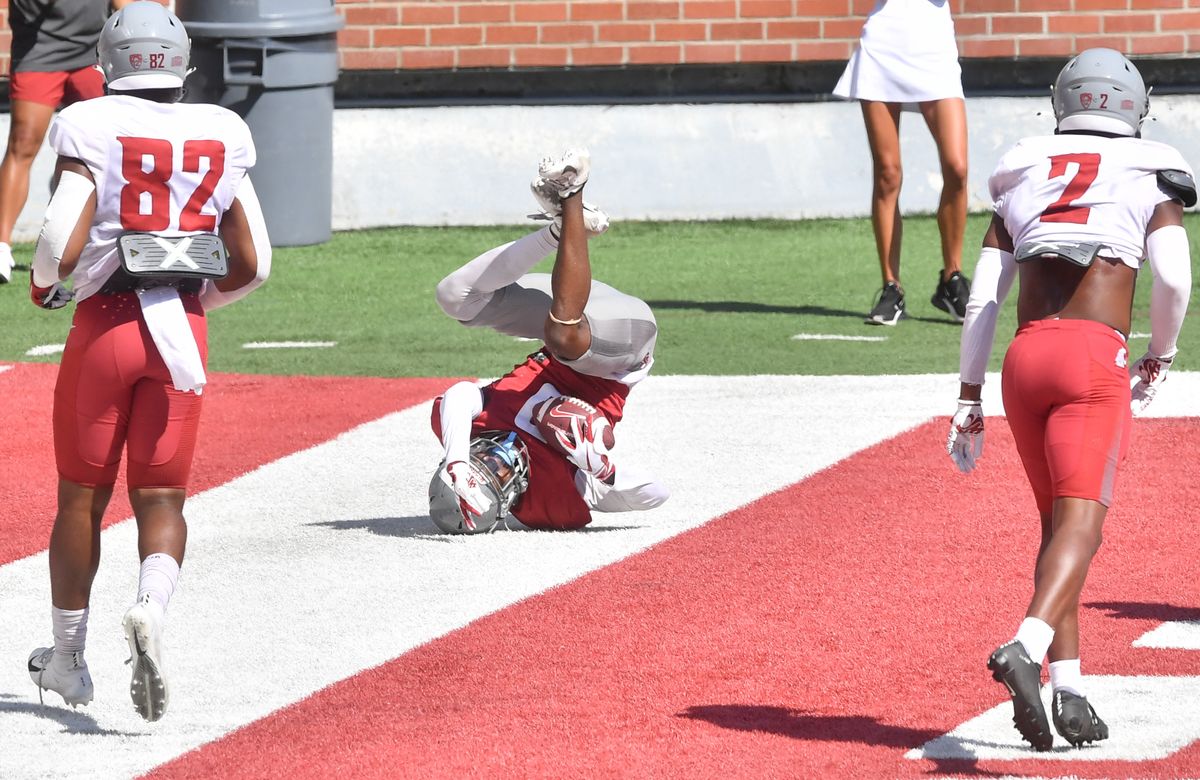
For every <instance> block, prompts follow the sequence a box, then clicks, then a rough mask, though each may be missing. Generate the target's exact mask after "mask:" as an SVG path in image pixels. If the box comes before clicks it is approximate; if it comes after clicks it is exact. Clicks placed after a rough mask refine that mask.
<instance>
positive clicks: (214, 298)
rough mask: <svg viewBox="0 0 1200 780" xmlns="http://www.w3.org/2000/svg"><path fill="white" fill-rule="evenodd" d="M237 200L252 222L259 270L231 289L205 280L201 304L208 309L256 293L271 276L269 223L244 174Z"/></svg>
mask: <svg viewBox="0 0 1200 780" xmlns="http://www.w3.org/2000/svg"><path fill="white" fill-rule="evenodd" d="M236 199H237V200H238V202H239V203H241V204H242V211H244V212H245V214H246V221H247V222H248V223H249V224H250V237H251V239H253V241H254V254H256V255H257V256H258V273H257V274H255V276H254V278H253V279H251V280H250V281H249V282H247V283H246V284H244V285H242V286H241V287H239V288H237V289H236V290H230V291H229V292H221V291H220V290H218V289H217V286H216V285H215V284H214V283H213V282H212V280H208V281H205V283H204V289H203V290H201V291H200V305H201V306H203V307H204V310H205V311H212V310H213V309H219V308H220V307H222V306H227V305H229V304H231V303H233V302H234V301H240V300H241V299H242V298H245V297H246V296H247V295H249V294H250V293H252V292H254V290H256V289H257V288H258V286H259V285H261V284H262V283H263V282H265V281H266V280H267V277H268V276H270V275H271V239H270V237H269V236H267V223H266V220H264V219H263V213H262V206H261V205H260V204H259V202H258V195H257V194H256V193H255V192H254V185H253V184H251V183H250V177H249V176H243V177H242V182H241V184H239V185H238V192H237V196H236Z"/></svg>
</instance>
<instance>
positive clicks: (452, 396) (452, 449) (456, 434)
mask: <svg viewBox="0 0 1200 780" xmlns="http://www.w3.org/2000/svg"><path fill="white" fill-rule="evenodd" d="M482 411H483V393H482V392H480V390H479V388H478V387H476V386H475V385H473V384H471V383H470V382H458V383H457V384H454V385H451V387H450V389H449V390H447V391H446V392H445V393H444V394H442V406H441V409H440V410H439V414H440V419H441V423H442V447H443V448H445V450H446V459H445V461H444V462H445V463H453V462H454V461H456V460H461V461H463V462H464V463H465V462H467V461H468V459H469V458H470V456H471V423H472V422H474V421H475V418H476V417H478V416H479V414H480V413H481V412H482Z"/></svg>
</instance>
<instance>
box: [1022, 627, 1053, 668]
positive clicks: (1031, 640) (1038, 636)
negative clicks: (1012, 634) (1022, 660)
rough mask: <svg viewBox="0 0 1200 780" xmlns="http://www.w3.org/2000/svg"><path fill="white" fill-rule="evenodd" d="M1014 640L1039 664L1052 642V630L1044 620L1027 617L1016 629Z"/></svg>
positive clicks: (1044, 658) (1044, 657)
mask: <svg viewBox="0 0 1200 780" xmlns="http://www.w3.org/2000/svg"><path fill="white" fill-rule="evenodd" d="M1016 640H1017V641H1018V642H1020V643H1021V644H1022V645H1024V646H1025V652H1026V653H1029V657H1030V658H1031V659H1032V660H1033V661H1034V662H1035V663H1037V664H1041V663H1042V661H1044V660H1046V651H1048V650H1049V649H1050V643H1051V642H1053V641H1054V629H1053V628H1051V627H1050V624H1049V623H1047V622H1046V621H1044V620H1038V619H1037V618H1031V617H1027V618H1025V619H1024V620H1022V621H1021V627H1020V628H1018V629H1017V636H1016Z"/></svg>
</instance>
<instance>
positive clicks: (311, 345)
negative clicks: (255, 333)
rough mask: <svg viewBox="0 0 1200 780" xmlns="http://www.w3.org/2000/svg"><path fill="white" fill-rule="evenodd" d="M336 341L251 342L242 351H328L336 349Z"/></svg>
mask: <svg viewBox="0 0 1200 780" xmlns="http://www.w3.org/2000/svg"><path fill="white" fill-rule="evenodd" d="M336 346H337V342H336V341H250V342H247V343H245V344H243V345H242V349H328V348H329V347H336Z"/></svg>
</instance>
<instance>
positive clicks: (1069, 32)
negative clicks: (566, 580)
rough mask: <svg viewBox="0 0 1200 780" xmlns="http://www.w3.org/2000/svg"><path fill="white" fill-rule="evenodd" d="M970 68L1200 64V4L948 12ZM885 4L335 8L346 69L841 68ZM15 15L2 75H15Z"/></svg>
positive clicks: (1006, 4) (985, 3)
mask: <svg viewBox="0 0 1200 780" xmlns="http://www.w3.org/2000/svg"><path fill="white" fill-rule="evenodd" d="M950 2H951V3H952V6H951V7H952V10H953V12H954V16H955V24H956V26H957V30H958V43H959V50H960V51H961V52H962V55H963V56H964V57H1014V56H1015V57H1046V56H1053V57H1059V56H1064V55H1068V54H1072V53H1074V52H1077V51H1079V50H1081V49H1086V48H1088V47H1091V46H1110V47H1112V48H1115V49H1119V50H1121V51H1124V52H1126V53H1130V54H1134V55H1155V54H1157V55H1167V56H1170V55H1183V54H1197V53H1200V0H950ZM873 5H874V0H515V1H513V0H503V1H502V0H407V1H406V2H398V1H397V0H337V9H338V11H339V12H341V13H342V14H343V15H344V16H345V17H346V27H345V28H344V29H343V30H342V31H341V32H340V33H339V34H338V43H339V46H340V48H341V63H342V67H343V68H347V69H355V68H357V69H393V68H481V67H488V68H495V67H503V68H508V67H516V68H520V67H546V66H550V67H556V66H563V65H575V66H587V65H630V64H664V63H666V64H673V63H694V62H705V63H729V62H790V61H797V60H841V59H845V58H847V57H848V56H849V55H850V52H851V51H852V50H853V48H854V43H855V41H856V40H857V38H858V34H859V30H860V29H861V27H862V21H863V18H864V17H865V16H866V14H867V12H868V11H870V9H871V8H872V7H873ZM9 40H10V36H9V33H8V19H7V4H3V5H2V6H0V73H7V72H8V49H9Z"/></svg>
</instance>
